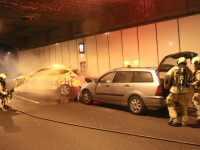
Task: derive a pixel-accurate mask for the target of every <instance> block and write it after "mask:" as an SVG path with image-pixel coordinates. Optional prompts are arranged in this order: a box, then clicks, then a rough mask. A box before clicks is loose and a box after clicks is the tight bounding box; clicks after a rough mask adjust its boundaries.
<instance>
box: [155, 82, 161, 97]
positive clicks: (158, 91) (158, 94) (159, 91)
mask: <svg viewBox="0 0 200 150" xmlns="http://www.w3.org/2000/svg"><path fill="white" fill-rule="evenodd" d="M155 96H162V85H161V84H159V85H158V87H157V90H156V94H155Z"/></svg>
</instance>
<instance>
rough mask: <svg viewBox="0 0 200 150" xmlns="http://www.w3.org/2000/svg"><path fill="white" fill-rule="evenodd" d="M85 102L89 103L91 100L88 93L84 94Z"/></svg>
mask: <svg viewBox="0 0 200 150" xmlns="http://www.w3.org/2000/svg"><path fill="white" fill-rule="evenodd" d="M84 100H85V102H89V100H90V98H89V94H88V93H84Z"/></svg>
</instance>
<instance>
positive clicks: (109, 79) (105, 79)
mask: <svg viewBox="0 0 200 150" xmlns="http://www.w3.org/2000/svg"><path fill="white" fill-rule="evenodd" d="M115 75H116V72H111V73H109V74H107V75H105V76H103V77H102V78H101V79H100V83H112V82H113V80H114V77H115Z"/></svg>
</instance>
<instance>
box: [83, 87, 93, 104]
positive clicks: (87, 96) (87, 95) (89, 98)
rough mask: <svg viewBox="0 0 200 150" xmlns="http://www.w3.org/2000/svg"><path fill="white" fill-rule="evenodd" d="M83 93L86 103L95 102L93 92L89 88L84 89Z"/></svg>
mask: <svg viewBox="0 0 200 150" xmlns="http://www.w3.org/2000/svg"><path fill="white" fill-rule="evenodd" d="M82 95H83V103H84V104H86V105H91V104H92V103H93V99H92V94H91V93H90V92H89V91H88V90H85V91H83V94H82Z"/></svg>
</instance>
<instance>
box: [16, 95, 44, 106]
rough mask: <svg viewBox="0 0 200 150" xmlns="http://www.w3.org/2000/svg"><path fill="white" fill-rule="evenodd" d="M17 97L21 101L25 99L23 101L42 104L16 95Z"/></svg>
mask: <svg viewBox="0 0 200 150" xmlns="http://www.w3.org/2000/svg"><path fill="white" fill-rule="evenodd" d="M15 97H18V98H21V99H23V100H27V101H29V102H32V103H35V104H39V103H40V102H36V101H33V100H30V99H27V98H24V97H21V96H16V95H15Z"/></svg>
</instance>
